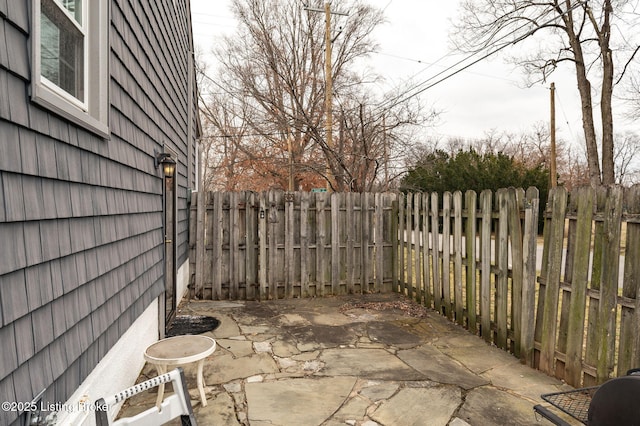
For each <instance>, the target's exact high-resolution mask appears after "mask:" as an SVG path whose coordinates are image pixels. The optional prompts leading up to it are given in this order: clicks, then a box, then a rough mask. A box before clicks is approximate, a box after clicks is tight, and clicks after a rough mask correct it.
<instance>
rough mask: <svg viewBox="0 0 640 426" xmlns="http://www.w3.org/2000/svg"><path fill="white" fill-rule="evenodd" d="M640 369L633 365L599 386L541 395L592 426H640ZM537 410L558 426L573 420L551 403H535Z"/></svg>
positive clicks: (566, 425) (567, 425) (565, 425)
mask: <svg viewBox="0 0 640 426" xmlns="http://www.w3.org/2000/svg"><path fill="white" fill-rule="evenodd" d="M638 395H640V369H632V370H629V371H628V372H627V375H626V376H622V377H616V378H614V379H611V380H609V381H607V382H605V383H604V384H602V385H600V386H593V387H587V388H579V389H574V390H571V391H565V392H554V393H548V394H544V395H541V396H540V397H541V398H542V399H543V400H545V401H547V402H548V403H550V404H551V405H553V406H554V407H557V408H559V409H560V410H562V411H563V412H565V413H567V414H569V415H570V416H571V417H573V418H574V419H576V420H578V421H580V422H582V423H583V424H585V425H589V426H605V425H612V426H613V425H625V426H631V425H638V426H640V404H639V403H638ZM533 409H534V410H535V411H536V413H538V414H540V415H541V416H543V417H544V418H546V419H547V420H549V421H551V422H552V423H554V424H556V425H559V426H569V425H570V424H569V423H567V422H566V421H564V420H563V419H562V418H560V417H559V416H557V415H556V414H554V413H553V412H552V411H550V410H549V408H548V407H544V406H542V405H536V406H534V407H533Z"/></svg>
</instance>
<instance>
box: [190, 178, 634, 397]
mask: <svg viewBox="0 0 640 426" xmlns="http://www.w3.org/2000/svg"><path fill="white" fill-rule="evenodd" d="M198 196H200V194H198ZM196 204H197V203H193V205H192V210H191V231H190V236H191V237H190V245H191V249H192V253H191V257H190V259H191V262H192V265H191V270H192V271H196V274H195V277H194V285H195V289H196V294H198V295H199V296H200V297H205V298H214V299H223V298H230V299H268V298H284V297H308V296H321V295H329V294H345V293H367V292H389V291H397V292H401V293H403V294H405V295H407V296H409V297H411V298H413V299H415V300H416V301H418V302H420V303H422V304H424V305H425V306H428V307H431V308H433V309H435V310H437V311H438V312H440V313H441V314H443V315H446V316H447V317H449V318H450V319H451V320H452V321H455V322H457V323H458V324H460V325H462V326H464V327H466V328H468V329H469V330H470V331H471V332H473V333H475V334H478V335H480V336H481V337H482V338H484V339H485V340H486V341H487V342H489V343H492V344H495V345H496V346H498V347H500V348H502V349H505V350H507V351H510V352H511V353H513V354H514V355H515V356H517V357H519V358H521V359H522V360H523V362H524V363H526V364H527V365H529V366H531V367H534V368H538V369H540V370H542V371H544V372H546V373H547V374H550V375H553V376H556V377H558V378H561V379H565V380H566V381H567V382H568V383H569V384H571V385H573V386H582V385H591V384H595V383H601V382H603V381H604V380H606V379H607V378H609V377H612V376H616V375H620V374H624V373H625V372H626V370H627V369H629V368H632V367H640V309H639V307H640V297H639V296H638V291H640V188H638V187H635V188H633V189H630V190H623V189H622V188H620V187H611V188H605V189H599V190H598V191H595V190H593V189H591V188H580V189H577V190H576V191H575V192H573V193H571V195H570V196H569V194H567V192H566V190H565V189H564V188H556V189H553V190H551V191H550V195H549V200H548V202H547V204H546V210H545V214H544V218H543V219H544V233H543V237H542V238H540V237H539V236H538V232H537V230H538V206H539V200H538V191H537V189H535V188H529V189H528V190H527V191H526V192H525V191H524V190H522V189H513V188H509V189H502V190H499V191H497V192H495V193H492V192H491V191H483V192H482V193H480V194H479V195H478V194H476V193H475V192H473V191H468V192H467V193H465V194H462V193H461V192H455V193H453V194H451V193H448V192H445V193H444V194H436V193H432V194H426V193H415V194H414V193H411V194H406V195H403V194H393V193H384V194H352V193H347V194H326V193H311V194H310V193H283V192H268V193H260V194H257V193H243V192H240V193H207V194H204V202H203V203H202V204H201V206H202V208H201V210H200V211H199V212H198V211H197V209H196V207H195V206H196ZM198 213H199V214H198ZM196 228H197V229H198V231H197V232H196ZM622 248H623V249H624V252H623V253H622V255H623V257H621V250H622ZM620 259H623V260H622V261H620Z"/></svg>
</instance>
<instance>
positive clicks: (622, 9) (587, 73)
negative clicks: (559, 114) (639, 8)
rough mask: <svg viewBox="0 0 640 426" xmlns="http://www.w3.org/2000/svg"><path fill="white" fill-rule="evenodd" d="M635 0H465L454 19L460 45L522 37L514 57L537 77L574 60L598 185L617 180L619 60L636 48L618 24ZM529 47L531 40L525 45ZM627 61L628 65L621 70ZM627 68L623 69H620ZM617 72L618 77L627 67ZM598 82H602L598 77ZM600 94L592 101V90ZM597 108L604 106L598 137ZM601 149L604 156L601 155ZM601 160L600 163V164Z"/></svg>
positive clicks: (468, 47)
mask: <svg viewBox="0 0 640 426" xmlns="http://www.w3.org/2000/svg"><path fill="white" fill-rule="evenodd" d="M629 3H633V2H629V1H625V0H618V1H616V0H600V1H589V2H587V1H576V0H573V1H572V0H550V1H543V2H540V1H535V0H499V1H493V0H466V1H464V2H463V4H462V9H463V14H462V19H461V20H460V21H459V22H458V23H457V24H456V27H457V30H458V31H457V37H456V38H455V42H456V45H457V47H458V48H459V49H461V50H464V51H472V52H479V51H485V50H491V49H496V48H498V47H504V45H505V44H509V43H513V44H516V43H520V45H521V46H520V48H519V51H520V52H531V53H530V54H528V55H525V54H522V55H517V56H516V57H515V58H514V61H515V62H516V63H517V64H519V65H521V66H522V67H523V68H524V69H525V70H526V72H527V73H528V75H529V76H530V77H531V79H530V82H531V83H533V82H536V81H544V80H546V79H547V77H548V76H549V75H550V74H551V73H552V72H553V71H554V70H555V69H556V68H557V67H558V66H559V65H560V64H562V63H564V62H567V63H572V64H573V66H574V68H575V75H576V82H577V87H578V91H579V94H580V99H581V110H582V130H583V133H584V138H585V148H586V153H587V164H588V169H589V179H590V182H591V184H592V185H600V184H611V183H614V181H615V167H614V138H613V107H612V97H613V89H614V78H615V77H616V75H615V72H614V64H615V63H616V61H621V62H623V63H624V62H628V61H630V60H631V59H632V58H633V56H634V53H635V46H634V45H633V41H632V36H633V34H632V33H631V32H629V33H628V34H625V35H623V33H622V31H620V28H619V27H618V31H617V32H616V33H615V34H614V32H613V31H612V29H615V28H616V25H621V26H623V25H628V24H629V22H628V19H627V18H628V17H630V16H632V17H634V19H635V15H634V14H627V12H632V10H631V9H632V8H633V4H629ZM525 47H526V48H525ZM625 69H626V66H625V67H622V70H623V72H624V70H625ZM621 74H622V73H621ZM621 74H620V75H618V76H617V81H620V79H621V78H622V75H621ZM593 82H597V84H595V85H594V84H593ZM597 92H599V94H600V98H599V100H598V101H597V102H596V101H594V98H593V97H594V94H595V93H597ZM594 108H598V109H599V111H600V121H601V123H602V129H601V135H602V136H601V138H602V139H601V142H600V144H599V143H598V140H597V132H596V127H595V120H594ZM600 152H601V154H602V162H600ZM601 165H602V167H601Z"/></svg>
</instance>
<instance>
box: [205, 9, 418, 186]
mask: <svg viewBox="0 0 640 426" xmlns="http://www.w3.org/2000/svg"><path fill="white" fill-rule="evenodd" d="M316 3H318V4H316V5H313V4H311V6H312V9H313V8H316V7H318V6H321V2H316ZM232 5H233V6H232V11H233V13H234V15H235V17H236V19H237V21H238V23H239V27H238V30H237V32H236V33H235V34H234V35H232V36H228V37H225V38H224V39H222V40H221V42H220V43H219V44H218V45H217V48H216V49H215V52H214V53H215V54H216V56H217V58H218V61H219V63H220V68H219V70H218V73H217V74H215V75H213V76H210V75H209V74H208V73H206V75H202V76H201V78H202V79H203V81H206V82H207V84H209V85H210V86H212V90H211V92H218V93H219V95H218V96H212V95H211V94H210V95H209V96H207V97H206V98H205V99H203V104H204V105H205V107H204V108H203V114H204V115H205V116H206V117H207V119H208V120H209V122H210V123H211V124H212V129H215V134H214V135H212V136H214V139H215V140H216V141H217V144H218V150H217V152H218V155H222V156H223V157H225V156H226V157H228V159H227V161H226V162H223V163H219V164H218V163H216V164H218V165H217V167H218V169H217V171H218V172H219V175H220V174H222V176H224V179H227V178H229V176H225V175H224V171H225V170H227V169H228V168H230V167H233V173H237V172H239V171H240V170H242V173H244V174H245V175H247V176H251V177H252V179H250V181H249V182H248V184H249V185H250V186H249V187H250V188H252V189H253V188H256V186H257V185H263V186H264V185H269V186H270V187H281V188H283V189H285V188H288V187H293V189H306V190H308V189H310V188H313V187H317V186H325V185H326V182H330V184H331V185H332V186H333V189H334V190H338V191H346V190H352V191H363V190H370V189H372V188H374V187H376V185H378V187H381V186H383V185H384V182H387V183H388V182H389V180H390V178H389V177H388V176H389V166H388V164H390V163H393V159H394V154H395V152H396V151H397V150H398V147H399V146H400V145H401V144H403V143H406V142H407V139H406V138H405V137H404V136H405V135H404V134H403V129H402V127H403V126H405V125H408V124H416V123H420V122H422V121H423V120H424V119H425V117H426V118H427V119H428V117H429V115H428V114H427V115H426V116H424V117H423V115H422V114H421V111H420V109H419V108H420V106H419V103H418V102H417V101H413V102H406V103H403V104H399V105H394V106H393V108H388V109H386V110H385V112H384V114H381V113H380V112H379V111H377V113H374V112H372V108H371V107H368V106H369V105H373V104H377V103H380V101H379V100H378V99H376V97H375V96H374V95H373V94H371V93H369V92H368V91H367V87H369V86H367V85H363V84H362V83H363V82H364V81H365V80H368V79H370V78H375V76H370V75H364V74H363V73H362V72H358V71H357V70H359V68H358V66H359V64H360V63H361V60H362V59H363V58H366V57H367V55H369V54H370V53H372V52H373V51H374V50H375V48H376V44H375V43H374V42H373V40H372V39H371V33H372V31H373V30H374V29H375V28H376V26H378V25H379V24H380V23H382V22H383V16H382V13H381V12H380V11H379V10H377V9H374V8H372V7H370V6H368V5H366V3H365V2H363V1H361V0H342V1H334V2H332V5H331V8H332V9H333V10H339V11H342V12H348V13H349V16H347V17H344V16H335V17H333V18H332V20H331V24H332V27H331V28H330V32H331V40H332V41H331V42H332V50H333V56H332V65H333V66H332V80H333V94H334V99H335V104H334V106H333V111H334V115H335V116H336V120H335V125H334V134H335V135H336V136H335V141H334V143H333V144H331V146H330V145H329V144H328V143H327V141H326V134H325V112H326V111H325V89H326V86H325V75H324V72H325V58H324V49H325V47H326V46H325V16H324V13H317V12H315V11H312V10H309V8H306V7H304V5H303V4H302V2H300V1H297V0H233V3H232ZM313 6H315V7H313ZM213 104H216V105H213ZM411 108H415V109H411ZM227 144H233V145H234V146H233V147H227V146H226V145H227ZM223 145H224V146H223ZM221 153H224V154H221ZM230 154H233V156H231V155H230ZM223 166H224V168H223ZM327 167H328V169H327ZM327 171H328V172H327ZM385 172H387V178H386V179H385V178H384V177H383V175H384V174H385ZM289 179H291V181H289ZM235 181H236V182H237V181H238V179H235ZM267 182H268V183H267ZM244 183H245V184H246V183H247V182H244ZM245 188H246V187H245Z"/></svg>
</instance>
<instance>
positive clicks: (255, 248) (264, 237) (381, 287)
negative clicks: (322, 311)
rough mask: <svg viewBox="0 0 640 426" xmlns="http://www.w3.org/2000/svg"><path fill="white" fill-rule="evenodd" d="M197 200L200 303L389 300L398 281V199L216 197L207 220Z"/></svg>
mask: <svg viewBox="0 0 640 426" xmlns="http://www.w3.org/2000/svg"><path fill="white" fill-rule="evenodd" d="M194 195H196V200H195V201H196V202H195V203H193V204H192V209H191V225H192V232H190V235H191V238H190V247H191V249H192V253H191V254H192V255H191V256H190V259H191V262H192V271H193V270H195V271H196V275H195V289H196V294H197V295H198V296H200V297H204V298H208V299H210V298H213V299H277V298H291V297H310V296H323V295H329V294H334V295H337V294H347V293H370V292H389V291H391V289H392V285H393V283H394V281H395V280H396V279H397V276H398V274H397V271H396V268H397V262H396V261H395V259H396V256H397V244H398V239H397V234H398V228H397V219H396V218H397V217H398V212H397V207H394V206H397V204H394V202H395V200H396V198H397V194H392V193H386V194H381V193H379V194H369V193H364V194H356V193H331V194H328V193H321V192H319V193H302V192H295V193H284V192H281V191H271V192H262V193H252V192H233V193H229V192H211V193H205V194H204V197H205V199H204V203H203V206H202V208H201V209H202V210H201V213H200V216H198V210H197V207H195V208H194V206H196V205H197V203H198V200H197V197H199V196H200V194H194ZM198 225H199V226H198ZM196 227H197V229H198V231H197V232H196V231H195V228H196ZM200 230H203V231H200ZM193 251H195V253H194V252H193Z"/></svg>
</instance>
